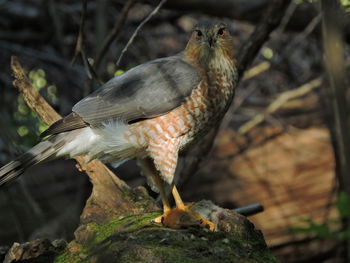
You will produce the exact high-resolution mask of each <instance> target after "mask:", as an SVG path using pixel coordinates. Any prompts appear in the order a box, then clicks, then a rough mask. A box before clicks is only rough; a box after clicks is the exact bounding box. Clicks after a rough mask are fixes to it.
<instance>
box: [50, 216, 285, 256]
mask: <svg viewBox="0 0 350 263" xmlns="http://www.w3.org/2000/svg"><path fill="white" fill-rule="evenodd" d="M158 215H159V213H148V214H144V215H132V216H128V217H124V218H119V219H113V220H111V221H110V222H109V223H108V224H106V225H99V224H96V223H89V229H90V230H91V231H93V232H94V234H93V235H91V237H92V238H91V240H89V242H86V244H82V245H81V246H84V248H81V249H78V250H76V249H75V250H74V251H75V253H71V252H69V251H66V252H65V253H63V254H62V255H60V256H59V257H57V259H56V261H55V262H56V263H66V262H69V263H72V262H73V263H84V262H96V263H99V262H103V263H106V262H107V263H108V262H118V263H131V262H132V263H137V262H152V263H168V262H169V263H180V262H181V263H209V262H245V263H250V262H252V263H253V262H264V263H268V262H273V263H274V262H278V261H277V260H276V259H275V258H274V256H273V255H272V254H271V253H270V252H269V251H268V249H267V248H266V245H265V243H264V240H263V238H262V236H261V235H260V234H259V232H257V231H255V230H252V233H249V234H246V235H242V233H241V232H242V230H241V229H239V227H238V228H237V229H235V230H236V232H237V233H235V232H233V233H232V234H227V233H223V232H209V231H206V230H203V229H196V228H193V229H185V230H172V229H167V228H164V227H162V226H159V225H156V224H153V223H151V220H152V219H153V218H155V217H157V216H158ZM76 247H78V248H79V247H80V246H76ZM76 247H75V248H76ZM71 250H72V249H71Z"/></svg>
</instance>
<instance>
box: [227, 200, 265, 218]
mask: <svg viewBox="0 0 350 263" xmlns="http://www.w3.org/2000/svg"><path fill="white" fill-rule="evenodd" d="M233 211H235V212H236V213H238V214H241V215H244V216H253V215H256V214H258V213H260V212H263V211H264V207H263V206H262V205H261V204H259V203H254V204H250V205H247V206H242V207H239V208H235V209H233Z"/></svg>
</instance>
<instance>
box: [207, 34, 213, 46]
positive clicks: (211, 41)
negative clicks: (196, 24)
mask: <svg viewBox="0 0 350 263" xmlns="http://www.w3.org/2000/svg"><path fill="white" fill-rule="evenodd" d="M207 40H208V45H209V47H211V48H212V47H214V44H215V42H214V39H213V37H212V36H208V38H207Z"/></svg>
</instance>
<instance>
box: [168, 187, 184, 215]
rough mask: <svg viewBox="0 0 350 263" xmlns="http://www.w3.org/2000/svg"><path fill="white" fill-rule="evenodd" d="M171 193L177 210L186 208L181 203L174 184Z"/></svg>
mask: <svg viewBox="0 0 350 263" xmlns="http://www.w3.org/2000/svg"><path fill="white" fill-rule="evenodd" d="M171 192H172V194H173V197H174V200H175V203H176V207H177V208H179V209H182V210H184V209H185V208H186V206H185V204H184V202H183V201H182V199H181V197H180V194H179V192H178V191H177V188H176V186H175V184H172V186H171Z"/></svg>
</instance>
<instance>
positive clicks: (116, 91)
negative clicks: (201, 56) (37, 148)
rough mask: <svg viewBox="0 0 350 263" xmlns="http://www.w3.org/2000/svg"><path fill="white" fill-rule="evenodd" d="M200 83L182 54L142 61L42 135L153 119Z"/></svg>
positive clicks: (108, 83)
mask: <svg viewBox="0 0 350 263" xmlns="http://www.w3.org/2000/svg"><path fill="white" fill-rule="evenodd" d="M199 82H200V77H199V74H198V73H197V71H196V70H195V68H194V67H192V66H191V65H190V64H188V63H187V62H185V61H184V60H182V56H181V54H179V55H176V56H172V57H167V58H161V59H157V60H153V61H150V62H147V63H145V64H141V65H139V66H137V67H135V68H133V69H131V70H129V71H127V72H125V73H124V74H122V75H119V76H116V77H114V78H112V79H111V80H109V81H108V82H107V83H105V84H104V85H103V86H102V87H101V88H99V89H98V90H96V91H95V92H94V93H92V94H90V95H89V96H87V97H85V98H84V99H82V100H81V101H79V102H78V103H77V104H75V105H74V107H73V109H72V111H73V112H72V113H71V114H69V115H68V116H66V117H65V118H63V119H62V120H60V121H58V122H56V123H54V124H53V125H52V126H51V127H50V128H49V129H48V130H46V131H45V132H44V133H43V135H44V136H46V135H50V134H56V133H60V132H64V131H70V130H74V129H79V128H82V127H86V126H89V125H91V126H98V125H101V123H103V122H106V121H110V120H113V119H115V120H118V121H123V122H126V123H131V122H136V121H138V120H140V119H147V118H153V117H155V116H159V115H162V114H165V113H167V112H169V111H171V110H172V109H174V108H176V107H179V106H180V105H181V104H182V103H183V102H184V101H185V99H186V98H187V97H188V96H190V95H191V92H192V90H193V89H194V88H195V87H196V86H197V85H198V83H199Z"/></svg>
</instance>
